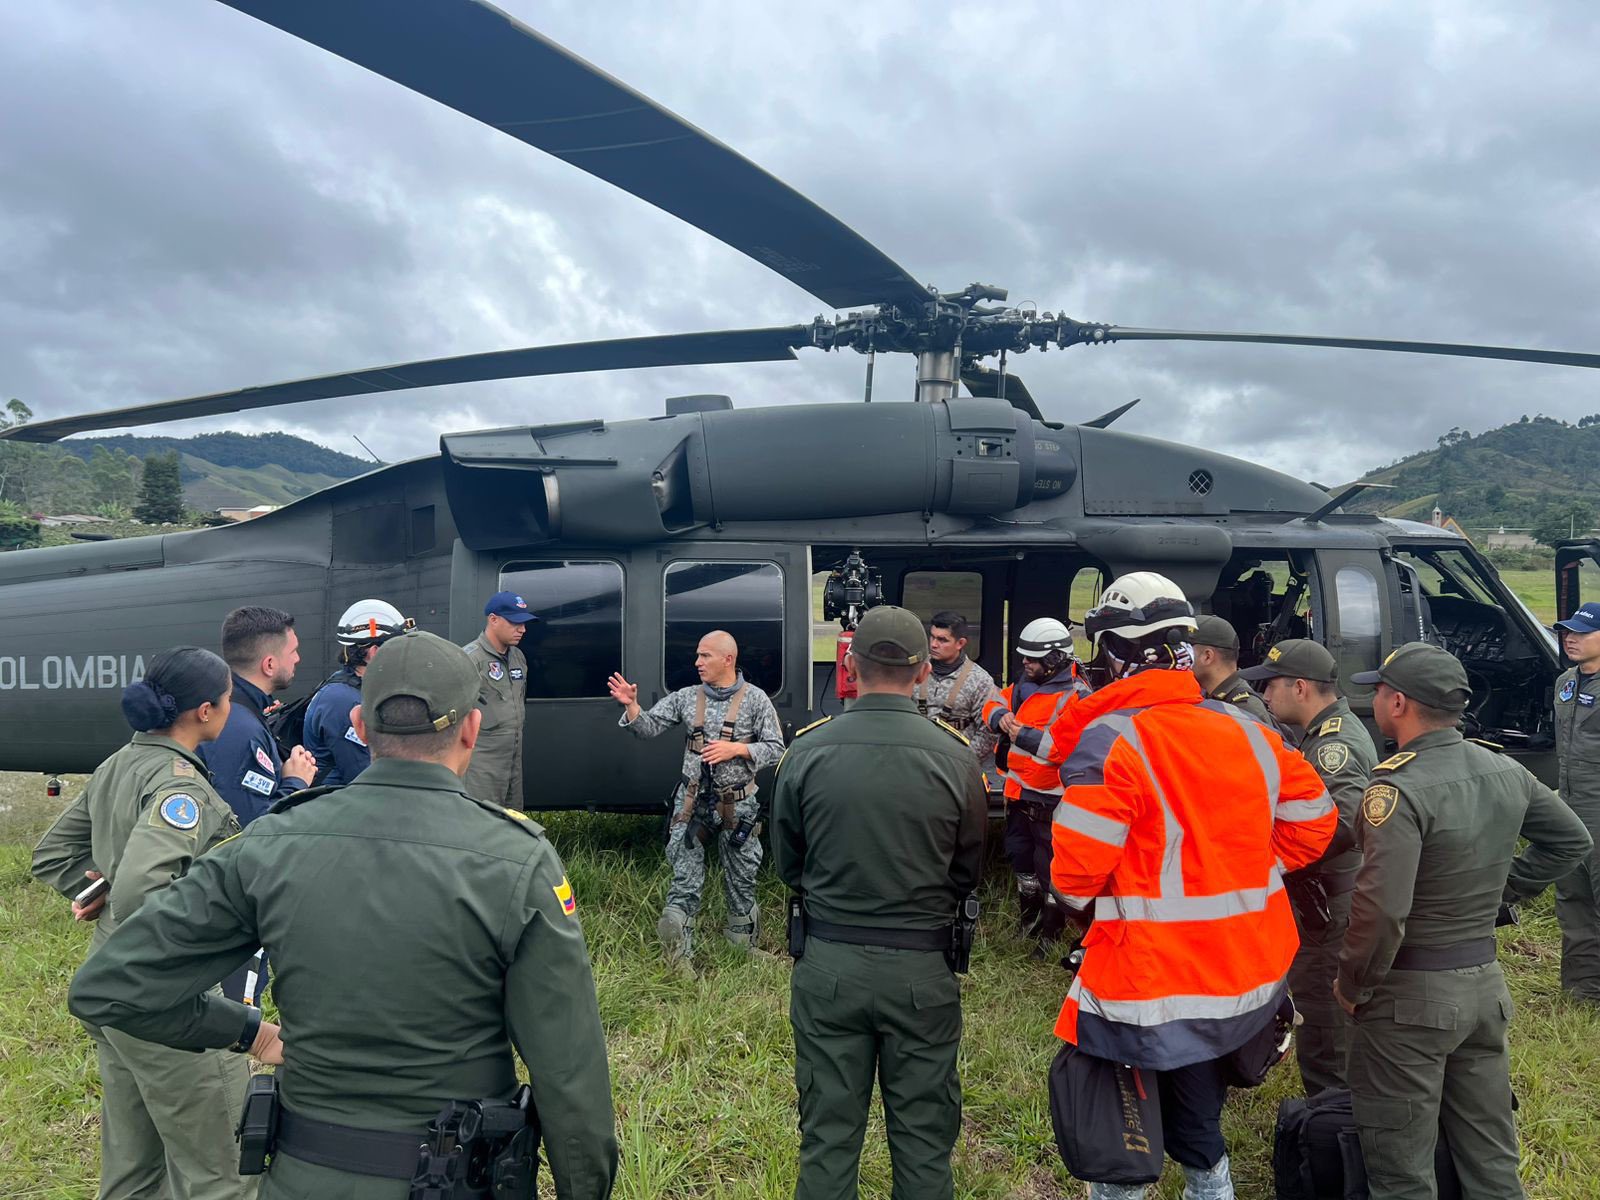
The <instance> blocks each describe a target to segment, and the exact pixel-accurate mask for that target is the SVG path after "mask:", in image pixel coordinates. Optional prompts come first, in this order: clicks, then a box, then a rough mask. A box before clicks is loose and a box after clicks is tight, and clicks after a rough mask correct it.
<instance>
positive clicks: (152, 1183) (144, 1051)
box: [89, 1028, 256, 1200]
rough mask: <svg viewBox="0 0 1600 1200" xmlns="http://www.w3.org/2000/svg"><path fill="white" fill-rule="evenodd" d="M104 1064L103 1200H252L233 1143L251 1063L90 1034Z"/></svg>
mask: <svg viewBox="0 0 1600 1200" xmlns="http://www.w3.org/2000/svg"><path fill="white" fill-rule="evenodd" d="M89 1036H90V1037H91V1038H93V1039H94V1044H95V1054H96V1057H97V1058H98V1059H99V1064H100V1089H101V1096H102V1099H101V1107H100V1200H147V1198H150V1200H153V1198H155V1197H160V1198H161V1200H250V1198H251V1197H253V1196H255V1194H256V1181H255V1179H254V1178H246V1177H241V1176H240V1175H239V1147H238V1146H237V1145H236V1144H235V1142H234V1140H233V1135H234V1130H235V1129H237V1128H238V1125H239V1110H240V1108H241V1107H242V1106H243V1103H244V1089H245V1084H246V1083H247V1082H248V1081H249V1079H250V1063H249V1060H248V1058H247V1057H246V1056H245V1055H243V1054H232V1053H229V1052H228V1051H226V1050H207V1051H205V1052H204V1053H202V1054H191V1053H189V1052H188V1051H186V1050H173V1049H171V1048H170V1047H167V1046H158V1045H156V1044H155V1043H153V1042H141V1041H140V1040H139V1039H138V1038H132V1037H129V1036H128V1035H127V1034H125V1033H118V1032H117V1031H116V1030H115V1029H95V1028H90V1029H89Z"/></svg>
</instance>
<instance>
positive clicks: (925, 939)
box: [806, 913, 950, 950]
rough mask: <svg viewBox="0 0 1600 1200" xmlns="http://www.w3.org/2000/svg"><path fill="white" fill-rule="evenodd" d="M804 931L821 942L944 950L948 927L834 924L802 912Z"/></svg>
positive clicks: (948, 932) (947, 940)
mask: <svg viewBox="0 0 1600 1200" xmlns="http://www.w3.org/2000/svg"><path fill="white" fill-rule="evenodd" d="M806 932H807V933H809V934H810V935H811V936H812V937H817V938H821V939H822V940H823V941H825V942H844V943H845V944H846V945H850V946H884V947H887V948H888V949H890V950H946V949H948V948H949V946H950V927H949V926H948V925H947V926H944V927H943V928H940V929H876V928H873V927H871V926H868V925H835V924H834V923H833V922H832V921H823V920H820V919H818V918H817V917H813V916H812V915H811V914H810V913H807V914H806Z"/></svg>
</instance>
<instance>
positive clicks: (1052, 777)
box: [983, 667, 1089, 804]
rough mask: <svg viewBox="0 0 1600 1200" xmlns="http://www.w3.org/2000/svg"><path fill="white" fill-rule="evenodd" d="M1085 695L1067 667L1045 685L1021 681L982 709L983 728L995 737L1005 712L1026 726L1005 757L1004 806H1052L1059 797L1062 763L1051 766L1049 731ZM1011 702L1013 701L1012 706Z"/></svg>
mask: <svg viewBox="0 0 1600 1200" xmlns="http://www.w3.org/2000/svg"><path fill="white" fill-rule="evenodd" d="M1088 692H1089V689H1088V687H1087V686H1086V685H1085V684H1084V683H1083V681H1082V680H1080V679H1079V678H1077V675H1076V669H1075V668H1073V667H1068V668H1066V669H1064V670H1062V671H1060V672H1058V673H1057V674H1056V675H1055V676H1053V677H1052V678H1050V679H1047V680H1046V681H1045V682H1044V683H1029V682H1027V681H1026V680H1022V681H1019V682H1017V683H1013V684H1011V685H1010V686H1009V687H1005V688H1002V689H1000V691H999V693H998V694H997V695H996V696H995V697H994V698H993V699H991V700H990V701H989V702H988V703H987V704H985V705H984V706H983V723H984V724H985V725H987V726H988V727H989V728H990V729H993V730H994V731H995V732H997V733H998V732H999V730H1000V718H1001V717H1003V716H1004V715H1005V714H1006V713H1008V712H1009V713H1011V714H1013V715H1014V716H1015V717H1016V718H1017V720H1019V721H1021V722H1022V723H1023V724H1024V725H1026V726H1027V728H1026V729H1024V730H1023V731H1022V732H1021V734H1019V735H1018V736H1017V737H1016V738H1014V739H1012V743H1011V749H1010V752H1009V753H1008V754H1007V756H1006V761H1007V766H1006V803H1008V804H1010V803H1012V802H1014V801H1017V800H1021V799H1023V798H1025V797H1026V798H1027V799H1030V800H1042V801H1045V802H1047V803H1054V802H1055V800H1056V798H1057V797H1058V796H1060V795H1061V779H1060V774H1059V772H1058V770H1057V765H1058V764H1059V763H1060V762H1061V758H1060V757H1056V758H1055V761H1054V762H1052V761H1051V758H1052V755H1053V754H1054V751H1053V749H1052V746H1053V743H1052V734H1051V731H1052V730H1053V729H1054V727H1055V725H1056V723H1057V722H1058V721H1060V720H1061V719H1062V717H1063V715H1064V714H1065V713H1067V712H1068V711H1070V709H1071V707H1072V705H1073V703H1074V702H1075V701H1078V700H1081V699H1082V698H1083V697H1084V696H1086V695H1088ZM1013 697H1016V698H1017V699H1016V703H1015V705H1013V703H1012V699H1013Z"/></svg>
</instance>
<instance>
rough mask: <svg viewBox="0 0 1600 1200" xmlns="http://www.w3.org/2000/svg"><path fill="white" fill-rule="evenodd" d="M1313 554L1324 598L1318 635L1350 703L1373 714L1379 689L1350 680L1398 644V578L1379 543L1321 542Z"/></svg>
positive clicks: (1314, 573)
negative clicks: (1395, 579)
mask: <svg viewBox="0 0 1600 1200" xmlns="http://www.w3.org/2000/svg"><path fill="white" fill-rule="evenodd" d="M1310 558H1311V573H1312V577H1311V586H1312V587H1314V588H1315V589H1316V590H1317V592H1318V593H1319V595H1320V597H1321V600H1322V606H1321V616H1322V629H1321V630H1320V633H1321V636H1320V638H1319V640H1320V641H1321V642H1322V644H1323V645H1324V646H1326V647H1327V649H1328V652H1329V653H1330V654H1332V655H1333V660H1334V662H1335V663H1336V664H1338V668H1339V690H1340V691H1341V692H1343V693H1344V696H1345V699H1347V700H1348V701H1349V702H1350V707H1351V709H1352V710H1353V711H1354V712H1356V713H1358V714H1361V715H1363V716H1371V714H1372V696H1373V692H1374V690H1375V689H1374V688H1373V687H1372V685H1370V684H1368V685H1365V686H1363V685H1361V684H1352V683H1351V681H1350V680H1351V676H1353V675H1354V674H1355V673H1356V672H1357V671H1372V670H1376V669H1377V667H1378V664H1379V663H1381V662H1382V661H1383V660H1384V658H1385V657H1386V656H1387V655H1388V653H1389V651H1390V650H1391V649H1393V647H1394V608H1393V603H1394V592H1395V588H1397V587H1398V583H1394V584H1393V585H1392V586H1391V579H1392V576H1391V574H1390V572H1389V571H1388V570H1387V569H1386V568H1387V567H1388V566H1389V564H1388V563H1386V562H1385V561H1384V558H1383V556H1382V555H1381V554H1380V553H1379V552H1378V550H1377V549H1376V548H1372V549H1367V548H1356V547H1349V548H1346V547H1342V546H1340V547H1322V548H1318V549H1316V550H1315V551H1313V552H1312V554H1311V555H1310ZM1342 585H1343V586H1342ZM1369 585H1370V586H1369Z"/></svg>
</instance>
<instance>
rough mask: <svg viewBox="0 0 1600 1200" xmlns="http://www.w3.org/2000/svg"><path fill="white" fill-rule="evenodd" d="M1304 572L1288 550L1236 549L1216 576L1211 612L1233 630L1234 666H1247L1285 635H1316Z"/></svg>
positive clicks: (1314, 614)
mask: <svg viewBox="0 0 1600 1200" xmlns="http://www.w3.org/2000/svg"><path fill="white" fill-rule="evenodd" d="M1312 591H1313V589H1312V588H1311V586H1310V575H1309V574H1308V571H1307V568H1306V566H1305V564H1304V563H1303V562H1302V561H1300V556H1299V555H1298V554H1296V553H1295V552H1293V551H1289V552H1280V553H1273V552H1272V551H1255V550H1252V551H1248V552H1244V553H1237V554H1235V555H1234V556H1233V558H1232V559H1231V560H1230V561H1229V562H1228V565H1227V566H1226V567H1224V568H1223V569H1222V572H1221V573H1220V575H1219V576H1218V578H1217V589H1216V591H1215V592H1213V593H1212V594H1211V606H1210V607H1211V611H1212V612H1213V613H1215V614H1216V615H1217V616H1219V617H1221V618H1222V619H1223V620H1225V621H1227V622H1228V623H1229V624H1230V625H1232V626H1233V628H1234V630H1235V632H1237V633H1238V635H1239V665H1240V666H1241V667H1252V666H1255V665H1256V664H1257V663H1259V662H1260V661H1261V659H1262V658H1263V656H1265V654H1266V652H1267V650H1268V649H1269V648H1270V647H1272V646H1273V645H1276V644H1277V643H1278V642H1281V641H1283V640H1285V639H1286V638H1314V637H1316V636H1317V626H1318V624H1319V622H1318V620H1317V614H1316V609H1315V607H1314V597H1313V595H1312Z"/></svg>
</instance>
